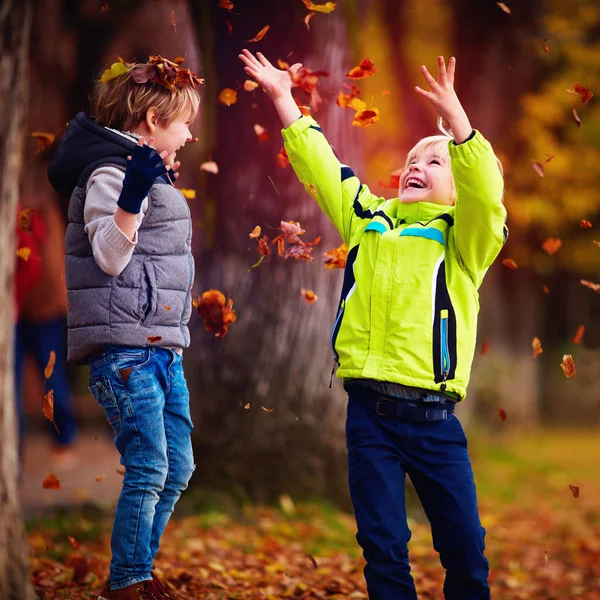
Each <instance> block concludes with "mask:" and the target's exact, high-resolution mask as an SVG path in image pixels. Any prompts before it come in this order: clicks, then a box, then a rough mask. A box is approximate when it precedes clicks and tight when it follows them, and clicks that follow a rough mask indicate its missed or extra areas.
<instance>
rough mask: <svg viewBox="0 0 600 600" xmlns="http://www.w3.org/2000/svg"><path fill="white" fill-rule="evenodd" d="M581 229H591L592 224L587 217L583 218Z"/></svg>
mask: <svg viewBox="0 0 600 600" xmlns="http://www.w3.org/2000/svg"><path fill="white" fill-rule="evenodd" d="M580 225H581V229H589V228H590V227H591V226H592V224H591V223H590V222H589V221H586V220H585V219H581V223H580Z"/></svg>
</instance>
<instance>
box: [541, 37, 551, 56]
mask: <svg viewBox="0 0 600 600" xmlns="http://www.w3.org/2000/svg"><path fill="white" fill-rule="evenodd" d="M547 41H548V40H542V48H543V49H544V52H545V53H546V54H550V46H548V44H547V43H546V42H547Z"/></svg>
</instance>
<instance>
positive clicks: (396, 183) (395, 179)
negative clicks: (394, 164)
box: [377, 171, 400, 190]
mask: <svg viewBox="0 0 600 600" xmlns="http://www.w3.org/2000/svg"><path fill="white" fill-rule="evenodd" d="M377 185H378V186H379V187H382V188H385V189H392V190H397V189H398V188H399V187H400V175H399V174H398V173H397V171H394V173H392V174H391V175H390V180H389V181H388V182H387V183H386V182H385V181H381V180H379V181H378V182H377Z"/></svg>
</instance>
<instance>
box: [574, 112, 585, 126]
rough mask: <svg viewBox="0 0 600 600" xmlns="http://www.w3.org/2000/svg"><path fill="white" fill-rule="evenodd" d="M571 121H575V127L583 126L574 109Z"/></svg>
mask: <svg viewBox="0 0 600 600" xmlns="http://www.w3.org/2000/svg"><path fill="white" fill-rule="evenodd" d="M573 119H574V120H575V123H577V127H581V126H582V125H583V124H582V122H581V119H580V118H579V115H578V114H577V110H575V109H573Z"/></svg>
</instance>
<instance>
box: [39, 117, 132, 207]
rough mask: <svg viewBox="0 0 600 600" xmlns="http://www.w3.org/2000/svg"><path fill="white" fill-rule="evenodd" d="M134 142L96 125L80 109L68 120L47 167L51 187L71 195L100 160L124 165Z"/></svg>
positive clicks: (82, 183) (83, 182) (100, 163)
mask: <svg viewBox="0 0 600 600" xmlns="http://www.w3.org/2000/svg"><path fill="white" fill-rule="evenodd" d="M134 147H135V142H133V141H131V140H128V139H127V138H125V137H124V136H122V135H120V134H118V133H115V132H114V131H111V130H110V129H107V128H106V127H103V126H102V125H98V124H96V123H95V122H94V120H93V119H92V118H91V117H88V115H86V114H85V113H83V112H80V113H78V114H77V115H76V116H75V118H74V119H72V120H71V121H70V122H69V125H68V126H67V130H66V131H65V134H64V135H63V136H62V138H61V139H60V141H59V142H58V146H57V148H56V151H55V153H54V156H53V158H52V162H51V163H50V166H49V167H48V179H49V180H50V183H51V184H52V186H53V187H54V189H55V190H56V191H57V192H59V193H60V194H63V195H64V196H68V197H70V196H71V194H72V193H73V190H74V188H75V187H76V186H80V187H81V186H83V185H84V184H85V182H86V181H87V179H88V178H89V176H90V175H91V174H92V172H93V171H94V170H95V169H97V168H98V167H99V166H100V165H102V164H103V163H107V162H110V163H115V164H120V165H123V166H126V165H127V157H128V156H130V155H131V152H132V150H133V148H134Z"/></svg>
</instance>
